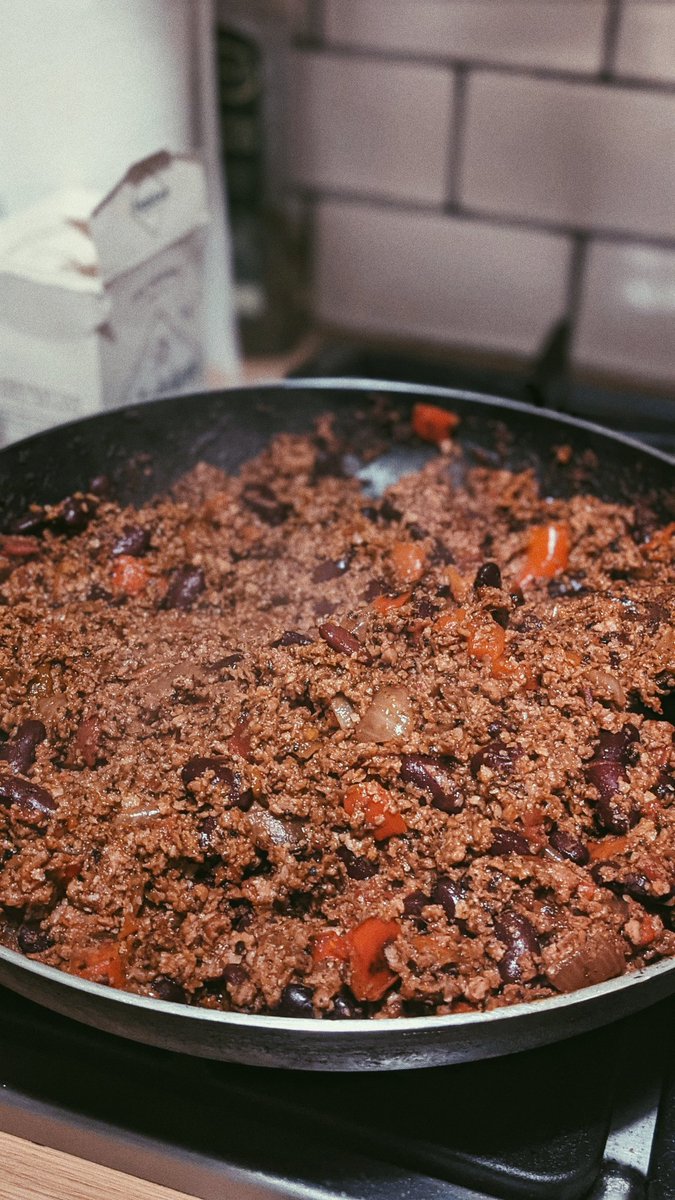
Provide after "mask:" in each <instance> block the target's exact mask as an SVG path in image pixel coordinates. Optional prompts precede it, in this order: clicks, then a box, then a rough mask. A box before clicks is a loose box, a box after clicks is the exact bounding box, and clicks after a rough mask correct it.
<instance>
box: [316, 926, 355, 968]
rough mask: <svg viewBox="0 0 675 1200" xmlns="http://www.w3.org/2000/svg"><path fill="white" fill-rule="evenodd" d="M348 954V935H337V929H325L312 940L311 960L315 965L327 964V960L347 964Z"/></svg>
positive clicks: (349, 949) (349, 948) (349, 950)
mask: <svg viewBox="0 0 675 1200" xmlns="http://www.w3.org/2000/svg"><path fill="white" fill-rule="evenodd" d="M350 952H351V947H350V944H349V935H348V934H346V933H338V931H337V929H326V930H324V932H323V933H318V934H317V936H316V937H315V938H314V944H313V946H312V958H313V959H314V962H315V963H320V962H327V961H328V960H329V959H333V960H334V961H335V962H348V961H349V955H350Z"/></svg>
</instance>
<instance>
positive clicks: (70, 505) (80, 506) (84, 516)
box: [54, 496, 94, 534]
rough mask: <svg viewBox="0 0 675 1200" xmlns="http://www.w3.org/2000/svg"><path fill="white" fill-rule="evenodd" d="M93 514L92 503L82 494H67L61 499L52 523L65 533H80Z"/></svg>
mask: <svg viewBox="0 0 675 1200" xmlns="http://www.w3.org/2000/svg"><path fill="white" fill-rule="evenodd" d="M93 515H94V507H93V504H92V503H91V502H90V501H88V500H85V499H84V497H83V496H67V497H66V499H65V500H62V501H61V504H60V506H59V511H58V513H57V515H56V517H55V518H54V525H55V526H56V527H57V528H58V529H62V530H63V531H64V532H65V533H73V534H75V533H82V532H83V531H84V530H85V529H86V528H87V525H88V524H89V522H90V520H91V518H92V517H93Z"/></svg>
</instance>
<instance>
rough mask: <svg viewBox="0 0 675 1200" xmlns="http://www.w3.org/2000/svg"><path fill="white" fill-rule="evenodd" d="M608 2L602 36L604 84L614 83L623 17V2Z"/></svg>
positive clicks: (600, 77)
mask: <svg viewBox="0 0 675 1200" xmlns="http://www.w3.org/2000/svg"><path fill="white" fill-rule="evenodd" d="M606 2H607V11H606V14H605V27H604V30H603V35H602V40H603V49H602V63H601V66H600V75H599V79H600V81H601V82H602V83H613V82H614V70H615V65H616V52H617V49H618V46H619V34H620V32H621V18H622V16H623V0H606Z"/></svg>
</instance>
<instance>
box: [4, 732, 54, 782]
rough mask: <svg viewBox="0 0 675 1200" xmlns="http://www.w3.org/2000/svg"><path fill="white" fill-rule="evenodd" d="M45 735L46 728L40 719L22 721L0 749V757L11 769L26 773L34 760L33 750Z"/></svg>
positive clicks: (22, 773) (21, 773)
mask: <svg viewBox="0 0 675 1200" xmlns="http://www.w3.org/2000/svg"><path fill="white" fill-rule="evenodd" d="M46 736H47V730H46V729H45V727H44V725H43V724H42V721H31V720H28V721H22V722H21V724H20V725H18V726H17V728H16V729H15V731H14V734H13V735H12V737H11V738H10V739H9V741H8V742H6V743H5V745H4V746H3V747H2V748H1V749H0V758H4V759H5V760H6V762H7V763H8V765H9V766H10V767H11V769H12V771H16V772H17V773H18V774H19V775H27V774H28V772H29V771H30V768H31V767H32V765H33V763H34V762H35V751H36V749H37V747H38V746H39V745H40V742H44V740H45V738H46Z"/></svg>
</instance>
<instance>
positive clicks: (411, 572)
mask: <svg viewBox="0 0 675 1200" xmlns="http://www.w3.org/2000/svg"><path fill="white" fill-rule="evenodd" d="M391 561H392V565H393V568H394V574H395V575H396V578H397V579H398V580H400V582H401V583H403V584H410V583H417V581H418V579H421V578H422V576H423V574H424V571H425V569H426V565H427V556H426V554H425V553H424V550H423V548H422V547H421V546H420V544H419V542H394V545H393V546H392V550H391Z"/></svg>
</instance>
